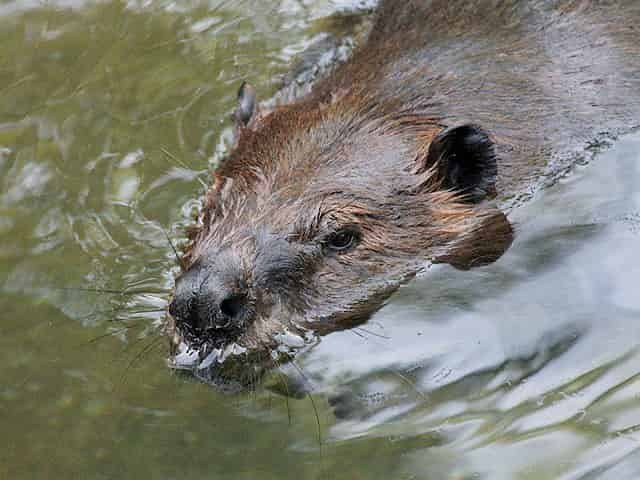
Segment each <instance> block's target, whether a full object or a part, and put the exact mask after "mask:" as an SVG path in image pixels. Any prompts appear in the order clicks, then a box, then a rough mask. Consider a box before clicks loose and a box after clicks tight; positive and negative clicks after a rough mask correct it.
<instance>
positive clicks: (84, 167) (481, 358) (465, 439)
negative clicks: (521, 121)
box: [0, 0, 640, 480]
mask: <svg viewBox="0 0 640 480" xmlns="http://www.w3.org/2000/svg"><path fill="white" fill-rule="evenodd" d="M218 3H219V0H218V1H214V0H212V1H211V2H205V1H195V0H193V1H181V2H175V1H174V2H170V1H142V0H140V1H129V2H124V1H121V2H95V3H94V2H86V1H80V0H77V1H72V0H66V1H62V0H61V1H56V2H37V1H27V0H18V1H11V0H10V1H7V0H0V425H1V426H2V441H1V442H0V479H4V478H7V479H23V478H65V479H66V478H83V479H84V478H88V479H113V478H117V479H125V478H132V479H133V478H154V479H155V478H158V479H181V480H182V479H203V478H207V479H209V478H211V479H245V478H246V479H255V478H265V479H271V478H272V479H283V478H291V479H293V478H305V479H306V478H317V479H328V478H330V479H447V480H461V479H490V480H495V479H523V480H531V479H556V478H559V479H563V480H569V479H583V480H591V479H596V478H597V479H612V480H613V479H616V480H620V479H630V480H633V479H637V478H640V452H639V451H638V445H640V443H639V442H640V432H639V431H638V430H639V429H640V381H639V380H638V378H640V355H639V354H638V350H637V346H638V345H640V322H639V320H640V298H639V297H638V286H637V285H638V278H639V276H640V255H638V253H637V252H638V246H639V245H640V136H639V135H638V134H635V135H631V136H629V137H626V138H623V139H620V140H619V141H618V142H616V143H615V144H614V145H613V148H611V149H608V150H606V151H605V152H604V153H602V154H599V155H598V156H596V157H595V158H594V159H593V160H592V161H591V162H590V163H589V164H588V165H587V166H581V167H578V168H577V169H576V170H575V171H573V172H572V173H571V175H569V176H568V177H567V178H566V179H564V180H563V181H561V182H560V183H559V184H557V185H555V186H554V187H552V188H550V189H549V190H548V191H546V192H544V193H543V194H542V195H540V196H539V197H538V198H535V199H534V200H533V201H532V202H530V203H529V204H527V205H525V206H524V207H522V208H520V209H519V210H518V211H516V212H514V214H513V220H515V221H516V222H517V223H518V225H519V227H518V228H519V230H518V231H519V237H518V240H517V242H516V243H515V244H514V246H513V247H512V249H511V250H510V251H509V252H508V254H507V255H506V256H505V257H504V258H503V259H501V260H500V262H498V263H496V264H495V265H492V266H490V267H487V268H483V269H479V270H477V271H473V272H455V271H453V270H451V269H449V268H446V267H442V268H437V269H436V268H434V269H432V270H431V271H429V272H428V274H427V275H425V276H423V277H421V278H419V279H417V280H416V281H415V282H413V283H412V284H410V285H409V286H407V287H406V288H403V289H402V290H401V291H400V292H399V293H398V294H397V295H396V296H395V297H394V298H393V299H392V301H391V302H390V303H389V305H388V306H387V307H385V308H384V309H383V310H382V311H381V312H380V313H379V314H378V315H377V316H376V317H375V318H374V319H373V320H372V321H371V322H370V323H369V324H368V325H366V326H364V327H363V329H358V330H355V331H346V332H340V333H336V334H332V335H330V336H328V337H325V338H324V339H323V341H322V342H321V343H320V345H318V346H317V348H315V349H313V350H312V351H311V352H309V353H308V354H306V355H305V356H304V357H303V358H300V359H299V361H298V363H297V365H298V368H299V369H300V370H301V371H302V375H303V376H304V382H305V383H307V384H308V385H309V386H310V388H311V390H312V392H313V394H312V395H310V396H307V397H305V398H302V399H293V398H291V399H287V398H285V397H282V396H280V395H277V394H274V393H271V392H269V391H267V390H264V389H258V391H256V392H254V393H251V394H246V395H241V396H234V397H230V396H224V395H221V394H219V393H217V392H216V391H214V390H212V389H211V388H209V387H207V386H204V385H200V384H198V383H195V382H192V381H189V380H188V379H185V378H181V377H178V376H175V375H174V374H173V373H171V372H170V371H169V370H168V369H167V368H166V366H165V355H166V350H167V345H166V342H165V340H164V338H163V337H162V334H161V331H160V327H161V324H162V321H163V318H164V308H165V301H166V298H167V296H168V292H169V290H170V288H171V285H172V278H173V273H174V272H175V268H174V265H175V260H174V257H173V252H172V250H171V247H170V246H169V242H168V240H167V236H168V237H169V238H171V239H173V240H174V241H176V242H179V241H180V239H181V238H182V233H181V232H182V228H183V226H184V225H186V224H188V223H189V218H190V217H191V216H192V215H193V214H194V213H195V212H196V211H197V208H198V198H199V197H200V196H201V194H202V193H203V192H204V188H205V187H204V186H203V185H205V184H206V183H207V182H208V170H209V168H210V166H211V165H212V164H214V163H215V162H216V160H217V159H218V158H219V156H220V154H221V152H222V151H223V148H224V142H225V139H226V138H228V127H229V121H228V116H229V113H230V112H231V111H232V109H233V106H234V99H235V93H236V90H237V87H238V85H239V83H240V81H241V80H242V79H248V80H250V81H251V82H252V83H253V84H254V85H255V86H256V87H257V89H258V91H259V92H260V94H261V95H262V96H263V98H269V97H270V96H271V95H273V94H274V93H275V92H276V90H277V89H278V88H279V86H280V85H281V81H282V78H283V76H284V75H285V74H286V73H287V72H288V71H289V70H290V67H291V63H292V59H293V58H294V56H295V55H296V54H297V53H299V52H300V51H301V50H303V49H304V48H305V47H306V46H308V45H309V44H311V43H313V42H314V41H316V40H321V39H322V38H323V32H324V31H325V30H327V29H330V28H332V25H333V24H334V23H335V22H331V21H328V20H327V16H329V15H331V14H332V13H333V12H335V11H336V10H337V9H339V8H341V7H343V6H344V5H345V4H346V5H349V4H351V5H353V4H354V3H357V2H337V1H336V2H332V1H330V0H315V1H313V2H311V1H302V0H299V1H294V0H288V1H286V0H282V1H276V0H269V1H260V2H248V1H247V2H239V1H237V0H234V1H231V2H224V3H223V4H222V5H221V6H218ZM83 289H85V290H83ZM86 290H101V292H92V291H86ZM104 290H108V291H109V292H105V291H104ZM284 374H287V375H291V376H300V375H301V372H300V371H298V370H297V369H292V368H289V369H288V370H287V371H285V372H284ZM345 392H347V393H349V395H344V393H345ZM337 393H343V396H342V398H344V399H345V400H344V401H343V402H342V403H339V404H337V406H336V405H335V402H333V401H332V402H330V401H329V399H332V398H334V397H335V395H336V394H337ZM336 412H338V416H336Z"/></svg>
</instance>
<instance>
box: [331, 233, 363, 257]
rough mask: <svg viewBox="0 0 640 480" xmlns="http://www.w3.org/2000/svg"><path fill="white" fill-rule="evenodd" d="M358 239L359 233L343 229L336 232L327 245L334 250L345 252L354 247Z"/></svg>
mask: <svg viewBox="0 0 640 480" xmlns="http://www.w3.org/2000/svg"><path fill="white" fill-rule="evenodd" d="M357 241H358V234H357V233H356V232H352V231H350V230H341V231H339V232H336V233H334V234H333V235H331V236H330V237H329V239H328V240H327V243H326V245H327V247H328V248H330V249H331V250H333V251H334V252H344V251H345V250H348V249H350V248H351V247H353V246H354V245H355V244H356V243H357Z"/></svg>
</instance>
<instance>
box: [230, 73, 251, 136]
mask: <svg viewBox="0 0 640 480" xmlns="http://www.w3.org/2000/svg"><path fill="white" fill-rule="evenodd" d="M255 111H256V90H255V88H253V87H252V86H251V85H250V84H248V83H247V82H242V84H241V85H240V88H239V89H238V106H237V107H236V109H235V111H234V112H233V118H234V120H235V122H236V125H237V126H238V127H246V126H247V125H248V124H249V122H250V121H251V119H252V118H253V115H254V114H255Z"/></svg>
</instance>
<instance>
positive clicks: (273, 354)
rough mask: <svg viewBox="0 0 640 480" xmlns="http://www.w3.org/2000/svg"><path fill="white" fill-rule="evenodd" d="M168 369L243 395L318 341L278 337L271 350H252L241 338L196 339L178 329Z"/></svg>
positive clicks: (302, 334) (310, 336)
mask: <svg viewBox="0 0 640 480" xmlns="http://www.w3.org/2000/svg"><path fill="white" fill-rule="evenodd" d="M169 338H170V353H169V356H168V358H167V360H166V362H167V366H168V367H169V368H170V369H171V370H173V371H175V372H178V373H180V374H181V375H186V376H187V377H192V378H193V379H195V380H197V381H200V382H203V383H205V384H208V385H211V386H213V387H215V388H216V389H218V390H220V391H222V392H223V393H231V394H235V393H239V392H241V391H244V390H246V389H247V388H255V387H256V386H257V384H258V382H259V381H260V380H261V378H262V376H263V375H264V374H265V373H266V372H267V371H269V370H270V369H272V368H273V367H279V366H282V365H284V364H285V363H288V362H289V361H290V360H291V359H293V358H294V356H296V355H297V354H298V353H300V352H301V351H303V350H306V349H307V348H311V347H312V346H313V345H315V344H316V343H317V342H318V337H317V336H316V335H315V334H314V333H313V332H312V331H310V330H304V329H300V330H299V331H296V332H295V333H294V332H293V331H290V330H286V329H285V330H284V331H282V332H280V333H277V334H274V337H273V343H270V344H269V346H268V348H267V346H265V348H260V349H256V348H250V347H245V346H242V345H241V344H240V340H241V339H240V337H236V336H234V337H227V336H224V337H220V336H218V337H205V338H204V339H203V338H202V337H196V336H193V335H190V334H189V333H188V332H181V331H180V329H177V328H175V327H174V329H173V331H172V333H171V334H170V335H169Z"/></svg>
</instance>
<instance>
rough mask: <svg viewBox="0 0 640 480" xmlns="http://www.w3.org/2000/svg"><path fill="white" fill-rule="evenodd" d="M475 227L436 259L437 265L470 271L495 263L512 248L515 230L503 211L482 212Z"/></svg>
mask: <svg viewBox="0 0 640 480" xmlns="http://www.w3.org/2000/svg"><path fill="white" fill-rule="evenodd" d="M471 223H472V225H470V228H469V229H468V230H466V231H465V232H464V233H462V234H461V235H460V236H459V237H458V238H456V239H455V240H453V241H452V242H451V243H450V244H449V245H448V246H447V247H446V248H445V249H444V251H443V252H442V253H441V254H440V255H436V256H435V257H434V258H433V263H448V264H450V265H451V266H453V267H455V268H457V269H459V270H469V269H470V268H473V267H481V266H483V265H488V264H490V263H493V262H495V261H496V260H498V259H499V258H500V257H501V256H502V254H503V253H504V252H506V251H507V249H508V248H509V247H510V246H511V243H512V242H513V227H512V226H511V224H510V223H509V220H507V217H506V215H505V214H504V213H502V212H501V211H500V210H498V209H495V208H492V209H490V210H488V211H485V212H482V213H480V214H479V215H478V216H477V217H476V218H474V219H473V220H472V221H471Z"/></svg>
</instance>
